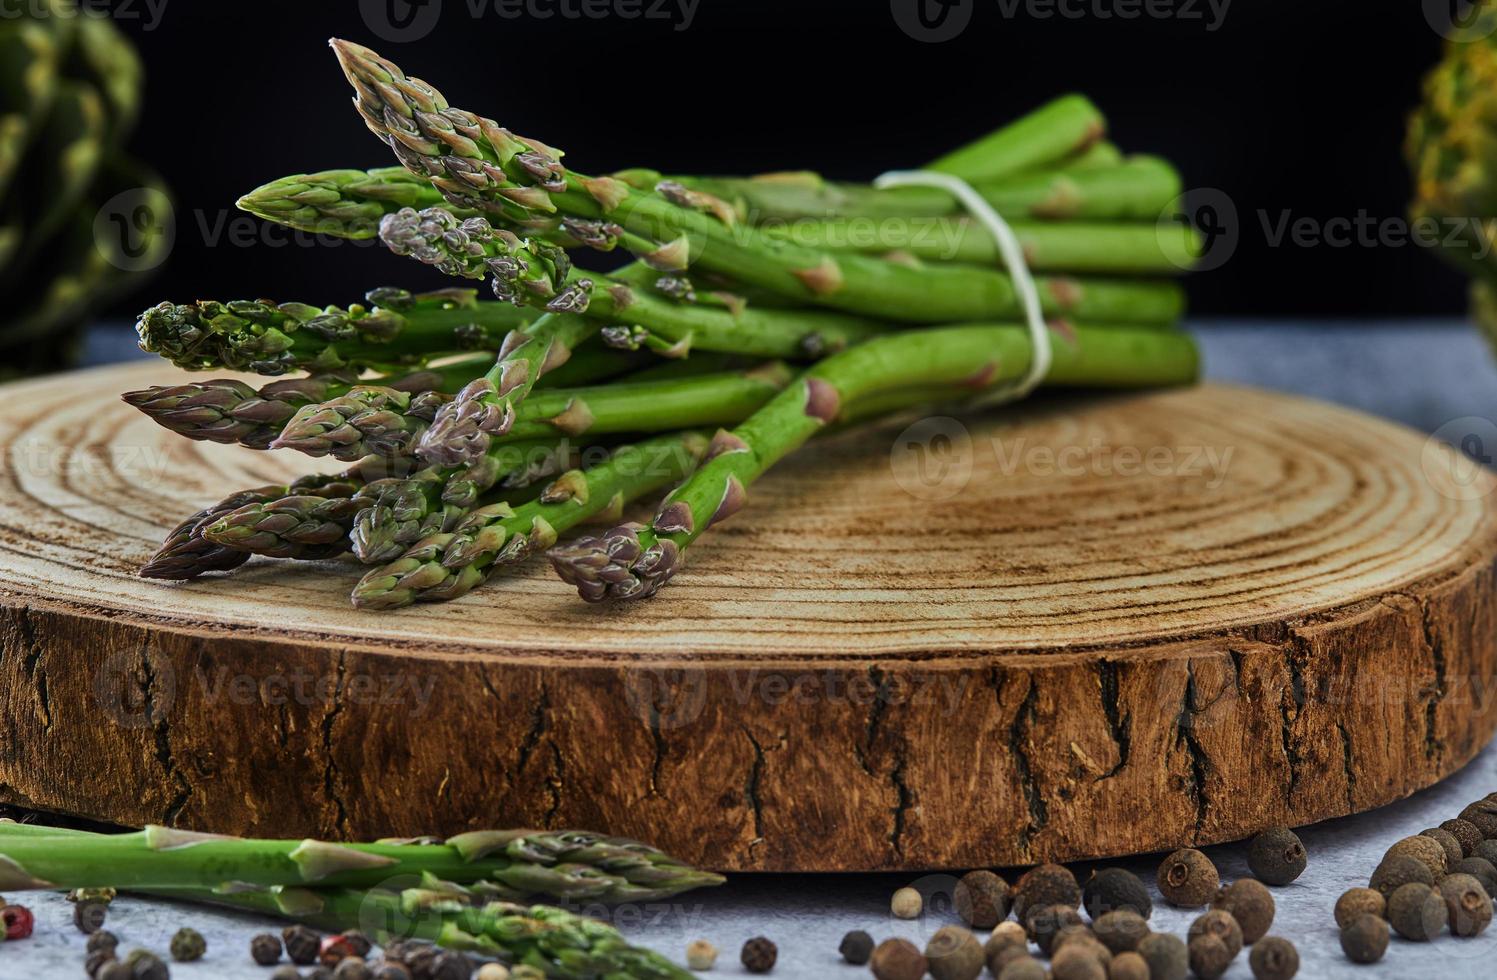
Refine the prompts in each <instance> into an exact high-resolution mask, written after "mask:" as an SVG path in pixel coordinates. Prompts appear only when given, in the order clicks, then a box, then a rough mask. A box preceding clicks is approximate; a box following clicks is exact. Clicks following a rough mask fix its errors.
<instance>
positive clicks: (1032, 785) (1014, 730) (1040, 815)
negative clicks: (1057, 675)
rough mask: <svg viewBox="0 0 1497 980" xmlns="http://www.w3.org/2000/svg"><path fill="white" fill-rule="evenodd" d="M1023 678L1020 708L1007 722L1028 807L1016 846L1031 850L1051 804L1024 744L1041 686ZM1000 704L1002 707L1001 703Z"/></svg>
mask: <svg viewBox="0 0 1497 980" xmlns="http://www.w3.org/2000/svg"><path fill="white" fill-rule="evenodd" d="M1025 680H1026V682H1027V683H1028V685H1029V687H1028V690H1026V691H1025V693H1024V700H1023V702H1021V703H1020V705H1019V710H1018V711H1017V712H1015V713H1014V722H1013V724H1012V725H1010V726H1009V730H1008V748H1009V751H1010V752H1012V753H1013V756H1014V769H1015V770H1016V771H1017V772H1018V774H1019V788H1020V790H1021V791H1022V792H1023V793H1024V805H1025V807H1026V809H1027V810H1028V811H1029V819H1028V820H1027V821H1026V823H1025V825H1024V827H1023V828H1021V829H1020V831H1019V846H1020V848H1022V849H1023V851H1024V852H1025V853H1026V854H1027V853H1029V850H1030V848H1029V842H1030V841H1031V840H1032V839H1033V838H1034V835H1035V834H1037V833H1039V832H1040V831H1041V830H1043V829H1044V827H1045V824H1046V823H1048V822H1049V820H1050V808H1049V806H1048V805H1047V804H1046V803H1045V798H1044V796H1043V795H1042V794H1041V793H1040V788H1039V784H1038V783H1037V782H1036V781H1035V778H1034V767H1033V766H1032V765H1031V763H1030V760H1029V751H1028V748H1027V742H1028V738H1029V725H1030V724H1033V723H1034V722H1035V721H1037V720H1038V718H1039V710H1038V707H1037V704H1038V702H1039V695H1040V690H1039V687H1038V686H1037V685H1036V684H1035V682H1034V678H1033V677H1026V678H1025ZM1000 697H1001V688H1000ZM999 708H1000V710H1001V709H1002V705H1001V704H1000V705H999Z"/></svg>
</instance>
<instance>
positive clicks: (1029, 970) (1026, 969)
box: [880, 956, 1049, 980]
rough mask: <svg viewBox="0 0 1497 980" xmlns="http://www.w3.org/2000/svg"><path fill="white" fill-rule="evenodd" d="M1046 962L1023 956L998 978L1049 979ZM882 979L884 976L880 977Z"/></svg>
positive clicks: (999, 979) (1002, 979)
mask: <svg viewBox="0 0 1497 980" xmlns="http://www.w3.org/2000/svg"><path fill="white" fill-rule="evenodd" d="M1048 977H1049V971H1048V970H1046V969H1045V964H1043V963H1041V962H1040V961H1039V960H1037V959H1035V958H1034V957H1033V956H1021V957H1019V958H1018V959H1016V960H1014V961H1013V962H1012V963H1010V964H1008V965H1007V966H1005V967H1004V968H1003V972H1002V973H1000V974H998V980H1048ZM880 980H882V978H880Z"/></svg>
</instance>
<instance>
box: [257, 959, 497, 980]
mask: <svg viewBox="0 0 1497 980" xmlns="http://www.w3.org/2000/svg"><path fill="white" fill-rule="evenodd" d="M292 972H295V971H292ZM511 975H513V974H511ZM272 980H274V978H272ZM369 980H411V970H410V967H408V966H406V965H405V964H404V963H401V962H398V961H396V960H391V959H386V960H385V961H384V962H382V963H378V964H376V965H375V967H374V975H373V976H371V977H370V978H369Z"/></svg>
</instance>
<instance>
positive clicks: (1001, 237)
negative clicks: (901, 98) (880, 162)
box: [873, 170, 1054, 406]
mask: <svg viewBox="0 0 1497 980" xmlns="http://www.w3.org/2000/svg"><path fill="white" fill-rule="evenodd" d="M873 186H874V187H877V188H879V189H883V188H886V187H916V186H918V187H937V188H940V189H941V190H944V191H946V192H947V193H948V194H950V195H951V196H952V197H954V198H956V200H957V201H958V202H959V203H960V204H961V205H962V207H964V208H966V210H967V213H968V214H969V215H971V216H972V218H973V219H974V220H975V221H976V222H977V223H978V224H980V225H982V226H983V227H984V228H986V229H987V231H988V233H989V234H991V235H992V236H993V241H994V242H996V243H997V245H998V254H999V255H1000V256H1002V258H1003V264H1004V265H1005V266H1007V267H1008V274H1009V275H1010V276H1011V277H1012V278H1013V281H1014V290H1015V291H1016V292H1017V293H1018V294H1019V303H1020V305H1022V306H1023V308H1024V320H1025V323H1026V325H1027V326H1028V328H1029V341H1030V349H1031V352H1030V356H1029V370H1028V371H1027V372H1025V374H1024V376H1023V377H1022V378H1019V379H1018V380H1017V381H1015V382H1013V383H1012V384H1007V385H1003V386H1001V387H999V388H997V389H995V390H994V391H992V392H991V393H989V394H987V395H985V396H984V397H982V398H981V399H979V400H978V401H977V404H978V405H981V406H991V405H1002V404H1005V403H1007V402H1011V401H1017V400H1019V399H1021V398H1023V397H1025V396H1026V395H1028V394H1029V393H1030V392H1032V391H1034V389H1035V388H1037V387H1039V384H1040V382H1042V381H1044V380H1045V376H1046V375H1047V374H1049V373H1050V362H1051V361H1052V360H1053V358H1054V353H1053V351H1052V349H1051V346H1050V330H1049V328H1048V327H1047V326H1046V324H1045V315H1044V311H1043V310H1042V309H1041V308H1040V292H1039V287H1037V286H1036V285H1035V282H1034V276H1033V275H1032V274H1031V273H1030V271H1029V263H1028V261H1027V260H1025V258H1024V246H1022V245H1021V244H1019V236H1017V235H1015V234H1014V230H1013V229H1012V228H1010V227H1009V225H1008V222H1007V221H1005V220H1003V216H1002V215H1001V214H999V213H998V211H997V210H996V209H995V208H994V207H993V206H992V205H991V204H989V203H988V202H987V200H985V199H984V198H983V196H982V195H981V194H979V193H977V191H976V190H974V189H973V187H972V185H971V184H969V183H967V182H966V181H965V180H963V179H962V178H960V177H957V176H954V175H952V174H943V173H937V172H935V171H933V170H891V171H889V172H887V173H884V174H880V175H879V176H878V177H875V178H874V180H873Z"/></svg>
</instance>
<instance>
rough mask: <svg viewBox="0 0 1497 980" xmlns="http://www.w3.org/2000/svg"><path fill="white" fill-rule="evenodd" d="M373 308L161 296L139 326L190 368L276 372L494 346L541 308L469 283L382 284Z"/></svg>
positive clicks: (145, 342) (153, 349)
mask: <svg viewBox="0 0 1497 980" xmlns="http://www.w3.org/2000/svg"><path fill="white" fill-rule="evenodd" d="M367 299H368V301H369V303H370V304H371V306H369V307H365V306H359V305H355V306H351V307H349V308H347V309H342V308H339V307H336V306H328V307H322V308H318V307H314V306H308V305H306V304H304V303H282V304H279V305H277V304H273V303H269V302H264V301H259V300H250V301H234V302H230V303H218V302H213V301H202V302H197V303H193V304H190V305H177V304H172V303H161V304H160V305H158V306H154V307H152V308H151V309H149V310H147V311H145V312H144V313H142V314H141V316H140V319H139V320H138V321H137V323H136V325H135V326H136V332H137V333H138V334H139V335H140V348H141V350H144V351H147V352H149V353H153V354H160V355H161V356H162V357H165V358H166V359H167V360H170V361H171V362H172V363H173V364H176V365H177V366H178V367H182V368H186V369H188V370H190V371H205V370H213V369H228V370H232V371H251V372H253V373H255V374H268V375H277V374H285V373H287V372H289V371H295V370H306V371H314V372H324V373H325V372H331V371H345V370H357V369H361V368H366V367H368V368H374V369H376V370H390V369H393V368H399V367H400V366H402V365H409V364H413V363H424V362H426V361H428V360H431V359H433V358H437V357H442V356H444V355H451V354H458V353H462V352H465V351H472V350H483V349H489V350H493V349H495V348H497V346H498V344H499V338H501V337H503V336H504V335H505V333H506V332H508V331H511V330H514V329H517V328H519V327H522V326H524V325H526V324H527V323H530V322H531V321H533V320H534V319H535V318H536V314H535V313H534V312H533V311H530V310H521V309H517V308H515V307H513V306H510V305H508V304H504V303H480V302H478V301H477V298H476V294H475V292H474V291H473V290H471V289H447V290H441V291H438V292H434V293H420V294H414V295H413V294H411V293H408V292H406V291H405V290H399V289H377V290H373V291H372V292H370V293H369V295H368V297H367Z"/></svg>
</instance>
